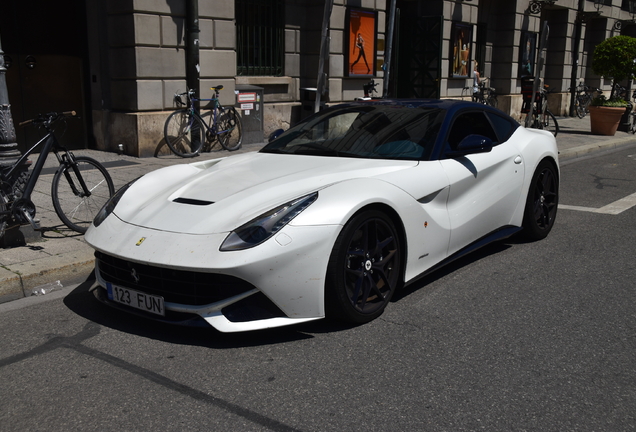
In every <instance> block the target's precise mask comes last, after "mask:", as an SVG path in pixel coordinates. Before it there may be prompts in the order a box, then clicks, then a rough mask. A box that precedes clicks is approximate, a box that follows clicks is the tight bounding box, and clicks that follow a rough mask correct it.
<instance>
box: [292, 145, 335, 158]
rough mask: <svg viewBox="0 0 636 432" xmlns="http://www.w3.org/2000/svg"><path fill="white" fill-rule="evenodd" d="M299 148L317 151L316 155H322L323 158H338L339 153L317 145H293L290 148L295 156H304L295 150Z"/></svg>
mask: <svg viewBox="0 0 636 432" xmlns="http://www.w3.org/2000/svg"><path fill="white" fill-rule="evenodd" d="M299 147H305V148H307V149H311V150H317V151H318V152H319V153H318V154H320V155H324V156H340V152H339V151H338V150H334V149H332V148H329V147H325V146H323V145H320V144H318V143H306V144H298V145H295V146H293V147H292V149H293V150H294V153H296V154H306V153H305V152H303V151H302V150H300V151H297V150H296V149H298V148H299ZM307 154H315V152H307Z"/></svg>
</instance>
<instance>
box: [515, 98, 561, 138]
mask: <svg viewBox="0 0 636 432" xmlns="http://www.w3.org/2000/svg"><path fill="white" fill-rule="evenodd" d="M547 87H548V86H543V87H541V88H539V91H538V92H537V94H536V95H535V97H534V104H535V105H534V109H533V110H532V117H531V118H530V119H526V126H527V127H531V128H535V129H544V130H547V131H550V132H552V135H554V136H557V134H558V133H559V123H558V122H557V119H556V117H555V116H554V114H552V113H551V112H550V110H549V109H548V90H547ZM522 93H526V94H524V95H523V96H524V105H523V108H522V110H521V112H522V113H523V112H525V113H528V114H529V112H530V109H529V101H530V100H532V96H531V93H532V91H531V90H530V94H527V92H524V90H523V89H522Z"/></svg>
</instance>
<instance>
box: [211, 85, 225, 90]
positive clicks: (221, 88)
mask: <svg viewBox="0 0 636 432" xmlns="http://www.w3.org/2000/svg"><path fill="white" fill-rule="evenodd" d="M210 90H214V91H220V90H223V86H222V85H220V86H216V87H210Z"/></svg>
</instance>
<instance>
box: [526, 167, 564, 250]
mask: <svg viewBox="0 0 636 432" xmlns="http://www.w3.org/2000/svg"><path fill="white" fill-rule="evenodd" d="M558 205H559V175H558V171H557V169H556V167H555V166H554V164H553V163H552V162H551V161H549V160H543V161H541V163H540V164H539V166H538V167H537V169H536V170H535V172H534V174H533V176H532V181H531V183H530V188H529V189H528V197H527V199H526V207H525V211H524V215H523V236H524V237H525V238H526V239H527V240H530V241H535V240H541V239H544V238H545V237H547V235H548V234H549V233H550V231H551V230H552V227H553V226H554V221H555V219H556V214H557V207H558Z"/></svg>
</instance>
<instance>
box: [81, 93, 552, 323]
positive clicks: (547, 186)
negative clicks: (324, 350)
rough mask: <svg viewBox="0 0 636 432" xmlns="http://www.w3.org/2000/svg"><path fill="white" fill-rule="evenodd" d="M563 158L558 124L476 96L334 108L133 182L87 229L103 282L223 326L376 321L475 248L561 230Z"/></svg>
mask: <svg viewBox="0 0 636 432" xmlns="http://www.w3.org/2000/svg"><path fill="white" fill-rule="evenodd" d="M557 153H558V152H557V147H556V142H555V139H554V137H553V136H552V135H551V134H550V133H549V132H546V131H542V130H535V129H525V128H523V127H521V126H519V124H518V123H517V122H516V121H515V120H513V119H512V118H510V117H509V116H507V115H505V114H503V113H502V112H501V111H498V110H496V109H493V108H490V107H488V106H485V105H480V104H474V103H470V102H462V101H442V100H379V101H370V102H359V103H349V104H343V105H339V106H335V107H331V108H327V109H325V110H323V111H321V112H319V113H318V114H315V115H313V116H311V117H309V118H307V119H306V120H304V121H303V122H301V123H300V124H298V125H297V126H295V127H293V128H291V129H289V130H288V131H286V132H284V133H282V134H281V135H280V136H279V137H277V138H276V139H274V140H273V141H271V142H270V143H269V144H268V145H266V146H265V147H264V148H263V149H262V150H261V151H259V152H253V153H246V154H242V155H235V156H231V157H228V158H222V159H216V160H211V161H205V162H198V163H193V164H189V165H177V166H172V167H168V168H163V169H160V170H158V171H155V172H152V173H149V174H147V175H145V176H143V177H141V178H139V179H138V180H136V181H135V182H133V183H131V184H129V185H127V186H126V187H124V188H122V189H121V190H120V191H119V192H118V193H117V194H116V195H115V196H114V197H113V198H112V199H111V201H110V202H109V203H108V204H107V205H106V206H105V207H104V208H103V209H102V211H101V212H100V214H99V215H98V216H97V218H96V219H95V221H94V224H93V226H91V227H90V228H89V230H88V232H87V233H86V240H87V241H88V243H89V244H90V245H91V246H93V247H94V248H95V249H96V266H95V270H96V275H97V281H98V284H99V286H98V287H97V288H96V289H95V291H94V293H95V295H96V297H97V298H98V299H100V300H101V301H103V302H106V303H108V304H110V305H112V306H115V307H119V308H122V309H124V310H127V311H130V312H134V313H138V314H142V315H144V316H147V317H152V318H155V319H159V320H163V321H169V322H173V323H179V324H204V325H207V324H209V325H211V326H213V327H214V328H216V329H217V330H219V331H222V332H236V331H245V330H254V329H263V328H269V327H277V326H284V325H289V324H294V323H301V322H306V321H311V320H316V319H320V318H323V317H325V316H327V317H333V318H336V319H340V320H345V321H348V322H355V323H363V322H367V321H370V320H372V319H374V318H376V317H378V316H379V315H380V314H381V313H382V312H383V310H384V308H385V307H386V306H387V304H388V303H389V301H390V299H391V296H392V295H393V293H394V292H395V291H396V290H397V289H399V288H400V287H401V286H403V285H404V284H409V283H412V282H413V281H415V280H417V279H418V278H419V277H421V276H422V275H424V274H426V273H428V272H430V271H432V270H434V269H436V268H438V267H439V266H441V265H443V264H445V263H448V262H449V261H451V260H453V259H455V258H457V257H459V256H461V255H463V254H465V253H467V252H469V251H472V250H475V249H476V248H477V247H480V246H483V245H484V244H487V243H489V242H491V241H495V240H499V239H503V238H506V237H509V236H510V235H512V234H514V233H516V232H518V231H521V230H523V231H522V233H521V234H522V235H525V236H526V237H527V238H529V239H531V240H538V239H541V238H544V237H545V236H546V235H548V233H549V232H550V230H551V228H552V226H553V224H554V220H555V217H556V212H557V204H558V189H559V165H558V156H557ZM206 323H207V324H206Z"/></svg>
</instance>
